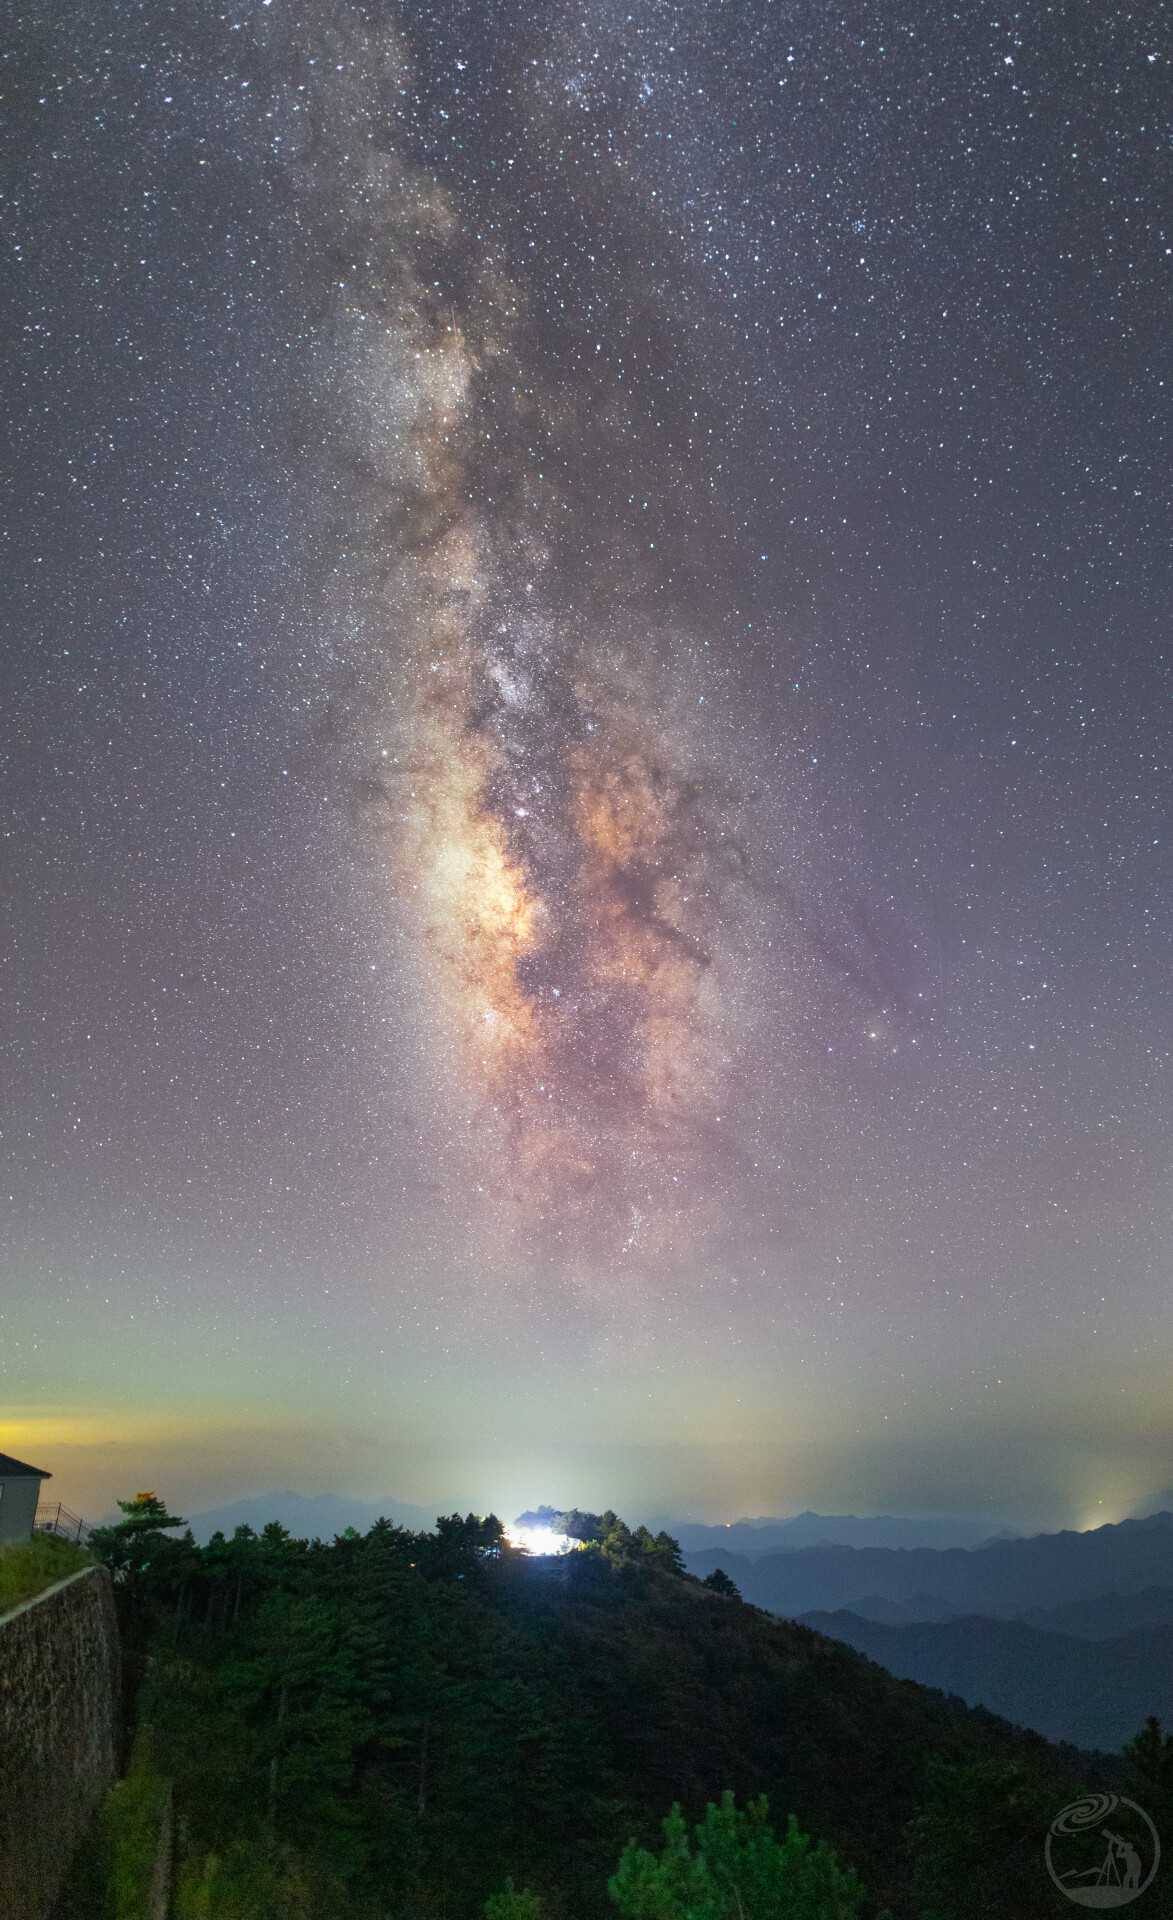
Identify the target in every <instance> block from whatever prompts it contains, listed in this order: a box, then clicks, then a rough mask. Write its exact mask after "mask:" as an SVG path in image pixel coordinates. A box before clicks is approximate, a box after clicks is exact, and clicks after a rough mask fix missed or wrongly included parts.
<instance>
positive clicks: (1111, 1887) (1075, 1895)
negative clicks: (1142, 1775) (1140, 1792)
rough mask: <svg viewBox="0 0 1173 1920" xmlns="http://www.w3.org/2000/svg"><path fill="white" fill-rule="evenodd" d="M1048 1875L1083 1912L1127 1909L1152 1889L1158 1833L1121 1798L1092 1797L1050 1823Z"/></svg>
mask: <svg viewBox="0 0 1173 1920" xmlns="http://www.w3.org/2000/svg"><path fill="white" fill-rule="evenodd" d="M1044 1851H1045V1854H1046V1861H1047V1872H1048V1873H1049V1874H1050V1876H1051V1878H1052V1880H1053V1881H1054V1882H1055V1885H1056V1886H1057V1887H1058V1889H1059V1891H1060V1893H1062V1894H1065V1895H1066V1896H1067V1898H1068V1900H1072V1901H1074V1902H1075V1904H1076V1906H1079V1907H1099V1908H1105V1907H1126V1906H1128V1905H1130V1904H1131V1902H1132V1901H1133V1900H1139V1898H1140V1896H1141V1894H1142V1893H1144V1891H1145V1889H1146V1888H1147V1887H1150V1886H1151V1885H1152V1883H1153V1879H1154V1877H1155V1875H1156V1871H1157V1867H1158V1866H1159V1864H1160V1859H1161V1842H1160V1839H1159V1837H1158V1834H1157V1829H1156V1828H1155V1827H1154V1825H1153V1823H1152V1821H1151V1820H1150V1819H1149V1816H1148V1814H1147V1813H1146V1812H1145V1810H1144V1808H1143V1807H1138V1806H1137V1804H1136V1801H1135V1800H1129V1799H1126V1798H1125V1796H1124V1795H1123V1794H1120V1793H1089V1794H1088V1795H1087V1796H1086V1797H1085V1798H1084V1799H1082V1800H1073V1801H1072V1803H1071V1805H1070V1806H1069V1807H1064V1808H1063V1811H1062V1812H1061V1813H1057V1814H1056V1815H1055V1818H1054V1819H1053V1820H1052V1822H1051V1827H1050V1831H1049V1833H1048V1834H1047V1842H1046V1847H1045V1850H1044Z"/></svg>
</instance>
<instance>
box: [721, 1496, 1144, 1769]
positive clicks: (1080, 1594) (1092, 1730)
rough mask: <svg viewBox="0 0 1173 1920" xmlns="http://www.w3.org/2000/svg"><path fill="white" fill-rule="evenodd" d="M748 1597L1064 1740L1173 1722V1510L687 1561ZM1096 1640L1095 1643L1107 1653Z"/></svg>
mask: <svg viewBox="0 0 1173 1920" xmlns="http://www.w3.org/2000/svg"><path fill="white" fill-rule="evenodd" d="M687 1562H688V1567H689V1570H690V1572H692V1573H695V1574H698V1575H700V1576H701V1577H702V1578H703V1577H705V1576H706V1575H708V1574H709V1573H711V1572H712V1571H713V1569H714V1568H715V1567H718V1566H720V1567H721V1568H722V1569H723V1570H724V1572H726V1573H727V1574H729V1575H730V1576H731V1577H732V1579H733V1580H735V1581H736V1583H737V1585H738V1587H739V1588H740V1590H741V1593H742V1596H743V1598H744V1599H746V1600H749V1601H752V1602H754V1603H755V1604H756V1605H757V1606H759V1607H763V1608H765V1609H766V1610H768V1611H769V1612H771V1613H776V1614H780V1615H782V1616H783V1617H785V1618H792V1619H799V1620H801V1621H802V1622H803V1624H804V1625H806V1626H810V1627H814V1628H815V1629H816V1630H817V1631H818V1632H820V1633H824V1634H827V1635H829V1636H830V1637H831V1638H832V1639H836V1640H842V1641H845V1642H846V1643H847V1644H848V1645H849V1646H852V1647H855V1648H856V1649H857V1651H858V1652H860V1653H864V1654H866V1655H867V1656H868V1657H869V1659H872V1660H875V1661H877V1662H878V1663H879V1664H880V1665H881V1666H884V1667H886V1668H887V1669H888V1671H889V1672H890V1673H894V1674H896V1675H898V1676H899V1677H900V1678H902V1679H909V1680H919V1681H920V1682H921V1683H922V1684H923V1685H926V1686H931V1687H939V1688H941V1689H942V1690H943V1691H944V1692H946V1693H950V1694H955V1695H958V1696H959V1697H960V1698H961V1699H962V1700H964V1701H965V1702H966V1703H967V1704H968V1705H970V1706H983V1707H986V1708H988V1709H989V1710H990V1711H991V1712H993V1713H997V1714H1001V1715H1003V1716H1004V1717H1005V1718H1006V1719H1008V1720H1013V1721H1015V1722H1016V1723H1017V1724H1018V1725H1020V1726H1028V1727H1033V1728H1034V1729H1035V1730H1036V1731H1038V1732H1039V1733H1043V1734H1046V1735H1047V1736H1048V1737H1049V1738H1050V1739H1053V1740H1069V1741H1072V1742H1074V1743H1075V1744H1076V1745H1078V1746H1082V1747H1099V1748H1101V1749H1105V1750H1111V1749H1114V1748H1117V1747H1119V1746H1120V1745H1121V1744H1122V1743H1123V1742H1124V1741H1125V1740H1128V1739H1131V1738H1132V1736H1133V1735H1134V1734H1135V1733H1136V1732H1137V1731H1138V1729H1139V1728H1140V1727H1141V1726H1142V1725H1143V1723H1144V1721H1145V1720H1146V1719H1147V1718H1148V1716H1149V1715H1150V1714H1156V1715H1157V1717H1158V1718H1159V1719H1161V1720H1163V1721H1165V1722H1166V1724H1168V1723H1169V1722H1170V1721H1171V1720H1173V1513H1170V1512H1166V1511H1162V1512H1159V1513H1155V1514H1151V1515H1149V1516H1148V1517H1147V1518H1145V1519H1140V1520H1123V1521H1120V1522H1119V1523H1118V1524H1116V1525H1111V1526H1104V1527H1097V1528H1095V1529H1094V1530H1093V1531H1091V1532H1088V1533H1073V1532H1066V1533H1053V1534H1037V1535H1035V1536H1034V1537H1033V1538H1031V1539H1002V1540H992V1541H988V1542H987V1543H985V1544H984V1545H982V1546H980V1547H974V1548H962V1547H951V1548H945V1549H936V1550H934V1549H933V1548H928V1547H875V1546H864V1547H851V1546H843V1545H832V1544H830V1543H827V1542H823V1543H820V1544H818V1545H811V1546H807V1547H802V1548H799V1549H798V1550H796V1551H789V1552H782V1553H777V1552H775V1553H769V1554H762V1555H758V1556H755V1557H752V1558H751V1557H750V1556H749V1555H748V1554H737V1553H721V1552H720V1551H717V1550H714V1549H708V1550H706V1551H703V1552H700V1553H696V1552H693V1553H689V1554H688V1555H687ZM1093 1643H1094V1644H1093Z"/></svg>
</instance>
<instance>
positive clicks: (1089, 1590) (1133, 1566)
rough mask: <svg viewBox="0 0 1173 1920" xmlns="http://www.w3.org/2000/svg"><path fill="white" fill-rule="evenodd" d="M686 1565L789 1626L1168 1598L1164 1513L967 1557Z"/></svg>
mask: <svg viewBox="0 0 1173 1920" xmlns="http://www.w3.org/2000/svg"><path fill="white" fill-rule="evenodd" d="M686 1559H687V1563H688V1568H689V1571H690V1572H691V1573H696V1574H699V1575H700V1576H701V1577H702V1578H704V1577H705V1576H706V1575H707V1574H709V1573H711V1572H712V1571H713V1569H714V1568H715V1567H721V1568H723V1569H724V1571H725V1572H726V1573H728V1574H730V1575H731V1576H732V1578H733V1579H734V1580H735V1581H736V1582H737V1585H738V1587H739V1588H740V1589H741V1592H742V1594H743V1596H744V1597H745V1599H747V1600H751V1601H753V1602H754V1604H755V1605H756V1606H759V1607H765V1608H766V1609H767V1610H768V1611H769V1612H770V1613H778V1614H782V1615H783V1616H784V1617H786V1618H791V1619H793V1618H795V1617H797V1616H798V1615H799V1614H804V1613H810V1612H813V1611H821V1612H827V1611H835V1610H837V1609H839V1608H842V1607H846V1608H848V1609H850V1610H851V1611H853V1612H858V1611H860V1610H861V1606H860V1603H861V1602H865V1601H866V1602H870V1603H872V1604H873V1605H874V1603H875V1602H876V1601H877V1600H883V1601H897V1602H908V1601H915V1602H917V1603H918V1604H920V1605H923V1604H924V1603H925V1601H926V1600H931V1601H933V1602H936V1603H937V1604H938V1606H939V1607H940V1608H941V1610H942V1611H945V1612H952V1613H954V1614H962V1613H983V1614H998V1615H1002V1616H1004V1617H1015V1616H1017V1615H1019V1614H1023V1613H1026V1612H1028V1611H1030V1610H1031V1609H1034V1608H1040V1607H1044V1608H1049V1607H1062V1606H1070V1605H1072V1604H1073V1603H1075V1602H1077V1601H1087V1600H1094V1599H1098V1598H1099V1597H1100V1596H1102V1595H1104V1594H1110V1593H1116V1594H1122V1595H1126V1594H1140V1593H1142V1592H1143V1591H1144V1590H1145V1589H1146V1588H1150V1587H1164V1588H1173V1513H1166V1512H1162V1513H1155V1514H1152V1515H1150V1516H1149V1518H1148V1519H1145V1520H1121V1521H1120V1522H1119V1523H1118V1524H1116V1525H1114V1526H1103V1527H1097V1528H1095V1529H1094V1530H1093V1531H1091V1532H1089V1533H1072V1532H1064V1533H1040V1534H1036V1535H1035V1536H1034V1537H1033V1538H1031V1539H1028V1540H1005V1539H1002V1540H991V1541H989V1542H988V1543H987V1544H986V1545H984V1546H981V1547H975V1548H965V1547H947V1548H944V1549H935V1548H932V1547H849V1546H837V1545H829V1544H828V1545H818V1546H809V1547H800V1548H798V1549H797V1550H796V1551H793V1552H785V1553H767V1554H762V1555H761V1556H760V1557H758V1558H755V1559H751V1558H750V1557H749V1555H747V1554H739V1553H735V1552H721V1551H719V1550H717V1549H713V1548H709V1549H706V1550H704V1551H702V1552H699V1553H696V1552H690V1553H687V1554H686ZM922 1617H923V1616H922Z"/></svg>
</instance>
